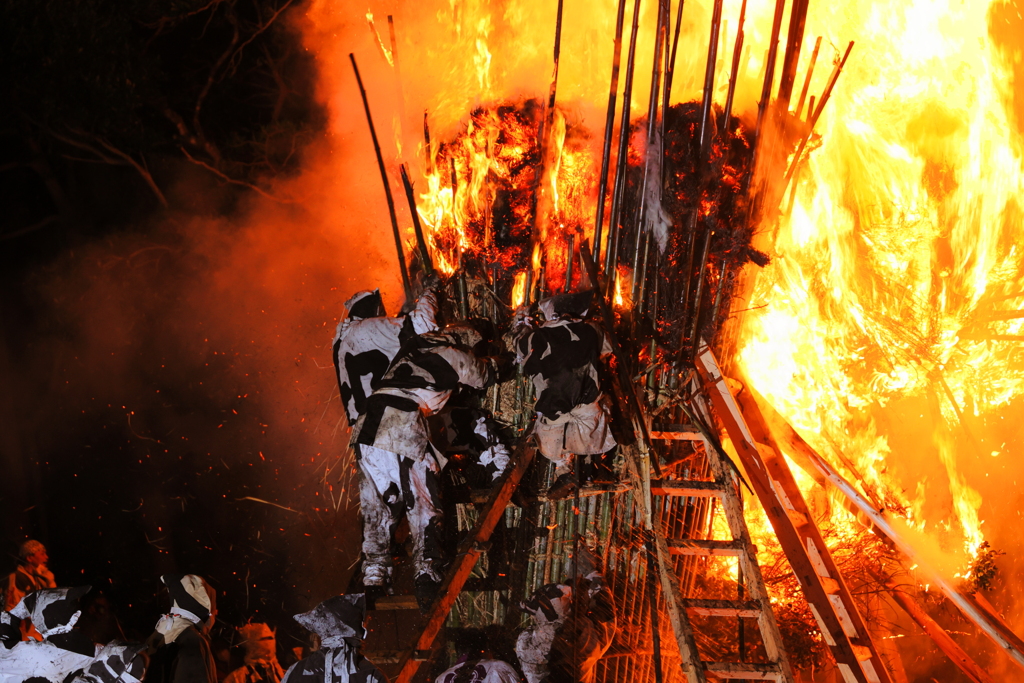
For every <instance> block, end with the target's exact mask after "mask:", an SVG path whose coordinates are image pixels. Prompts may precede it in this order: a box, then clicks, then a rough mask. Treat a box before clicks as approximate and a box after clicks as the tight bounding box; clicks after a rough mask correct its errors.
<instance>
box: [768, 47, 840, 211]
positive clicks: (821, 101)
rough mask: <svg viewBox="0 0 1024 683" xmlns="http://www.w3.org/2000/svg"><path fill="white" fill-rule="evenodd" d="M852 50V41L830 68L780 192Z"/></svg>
mask: <svg viewBox="0 0 1024 683" xmlns="http://www.w3.org/2000/svg"><path fill="white" fill-rule="evenodd" d="M852 50H853V41H852V40H851V41H850V44H849V45H848V46H847V47H846V52H845V53H843V57H842V59H840V60H839V61H838V62H836V65H835V68H833V69H832V75H831V76H830V77H829V79H828V85H826V86H825V92H823V93H822V94H821V98H820V99H819V100H818V106H817V107H816V108H815V109H814V114H812V115H811V118H810V120H809V121H808V123H807V134H806V135H804V138H803V140H801V141H800V146H799V147H797V150H796V153H795V154H794V155H793V161H792V162H791V163H790V165H789V169H788V170H787V171H786V177H785V178H783V180H782V185H781V187H780V188H779V190H780V192H782V191H785V189H786V185H788V184H789V181H790V179H791V178H792V177H793V172H794V171H795V170H796V167H797V164H799V163H800V156H801V155H802V154H803V152H804V149H805V148H806V147H807V143H808V142H809V141H810V139H811V133H812V132H814V125H815V124H816V123H818V117H820V116H821V112H822V110H823V109H824V108H825V104H826V103H827V102H828V98H829V96H830V95H831V94H832V88H834V87H835V85H836V81H837V80H839V74H841V73H842V71H843V67H844V66H846V60H847V59H849V57H850V52H851V51H852Z"/></svg>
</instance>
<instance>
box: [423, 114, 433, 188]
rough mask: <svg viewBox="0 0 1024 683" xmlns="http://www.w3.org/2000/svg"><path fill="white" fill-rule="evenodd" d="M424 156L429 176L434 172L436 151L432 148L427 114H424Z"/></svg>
mask: <svg viewBox="0 0 1024 683" xmlns="http://www.w3.org/2000/svg"><path fill="white" fill-rule="evenodd" d="M423 154H424V157H425V163H426V166H427V175H431V174H432V173H433V172H434V151H433V149H431V147H430V123H429V121H428V115H427V112H423Z"/></svg>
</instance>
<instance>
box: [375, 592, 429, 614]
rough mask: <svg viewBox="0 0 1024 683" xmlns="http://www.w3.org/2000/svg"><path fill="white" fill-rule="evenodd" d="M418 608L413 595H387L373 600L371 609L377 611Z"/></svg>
mask: <svg viewBox="0 0 1024 683" xmlns="http://www.w3.org/2000/svg"><path fill="white" fill-rule="evenodd" d="M419 608H420V606H419V605H418V604H417V603H416V596H415V595H387V596H384V597H381V598H377V599H376V600H374V601H373V609H374V610H376V611H378V612H383V611H388V610H400V609H419Z"/></svg>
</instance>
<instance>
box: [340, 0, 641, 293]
mask: <svg viewBox="0 0 1024 683" xmlns="http://www.w3.org/2000/svg"><path fill="white" fill-rule="evenodd" d="M638 1H639V0H638ZM348 58H349V61H351V62H352V71H353V72H355V75H356V83H358V84H359V95H360V96H361V97H362V98H363V110H364V111H365V112H366V123H367V124H368V125H369V126H370V138H372V140H373V151H374V152H376V154H377V166H378V167H379V168H380V178H381V181H382V182H383V183H384V196H385V197H386V198H387V201H388V214H389V215H390V216H391V231H392V232H393V233H394V236H395V249H396V250H397V252H398V267H399V269H400V270H401V273H402V289H404V290H405V299H406V301H411V300H412V298H413V296H412V285H411V284H410V282H409V269H408V267H406V265H405V253H404V249H403V248H402V236H401V234H400V233H399V231H398V217H397V216H396V215H395V200H394V198H393V197H392V196H391V184H390V183H389V182H388V172H387V169H386V168H385V167H384V156H383V155H382V154H381V152H380V143H379V142H378V141H377V130H376V129H375V128H374V127H373V116H372V115H371V114H370V102H369V101H368V100H367V99H366V89H365V88H364V87H363V79H362V77H361V76H360V75H359V67H358V66H357V65H356V56H355V55H354V54H353V53H351V52H350V53H348Z"/></svg>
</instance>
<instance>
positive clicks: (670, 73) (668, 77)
mask: <svg viewBox="0 0 1024 683" xmlns="http://www.w3.org/2000/svg"><path fill="white" fill-rule="evenodd" d="M685 3H686V0H679V9H678V10H676V27H675V32H674V34H673V36H672V54H671V55H670V56H669V60H668V64H669V67H668V69H667V70H666V71H665V84H666V90H665V92H666V97H665V102H668V101H669V96H670V95H671V94H672V79H673V77H675V74H676V50H677V49H678V48H679V29H680V28H681V27H682V25H683V5H684V4H685Z"/></svg>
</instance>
